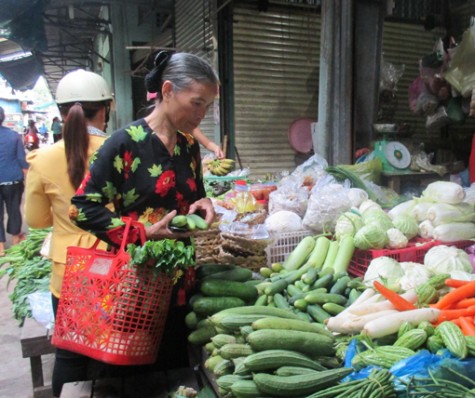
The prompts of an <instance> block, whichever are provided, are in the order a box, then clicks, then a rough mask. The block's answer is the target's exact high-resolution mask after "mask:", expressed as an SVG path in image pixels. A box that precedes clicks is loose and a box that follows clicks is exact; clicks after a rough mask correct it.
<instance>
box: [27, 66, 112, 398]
mask: <svg viewBox="0 0 475 398" xmlns="http://www.w3.org/2000/svg"><path fill="white" fill-rule="evenodd" d="M112 100H113V97H112V92H111V90H110V89H109V86H108V85H107V83H106V81H105V80H104V79H103V78H102V77H101V76H100V75H98V74H96V73H93V72H89V71H85V70H82V69H79V70H76V71H73V72H70V73H69V74H67V75H65V76H64V77H63V78H62V79H61V81H60V82H59V84H58V87H57V91H56V102H57V104H58V106H59V109H60V112H61V117H62V118H63V120H64V121H65V123H64V128H63V139H62V140H60V141H58V142H56V143H55V144H54V145H51V146H48V147H45V148H41V149H38V150H37V151H33V152H30V153H29V154H28V156H27V162H28V163H29V165H30V167H29V173H28V175H27V179H26V197H25V221H26V223H27V224H28V226H29V227H31V228H47V227H51V226H52V227H53V234H52V238H51V247H50V253H49V256H50V258H51V260H52V262H53V267H52V275H51V282H50V290H51V293H52V300H53V310H54V313H55V314H56V310H57V306H58V300H59V298H60V295H61V286H62V282H63V276H64V269H65V263H66V249H67V247H68V246H81V247H91V246H92V245H93V244H94V243H95V242H96V240H97V238H96V237H95V236H94V235H91V234H89V233H88V232H86V231H85V230H83V229H81V228H79V227H76V226H75V225H74V224H73V223H72V222H71V221H70V220H69V217H68V209H69V206H70V201H71V197H72V196H73V195H74V193H75V191H76V189H77V188H78V186H79V185H80V183H81V181H82V180H83V178H84V176H85V174H86V173H87V171H88V170H89V167H88V163H89V160H90V158H91V156H92V155H93V154H94V152H95V151H96V150H97V149H98V148H99V147H100V146H101V145H102V143H103V142H104V140H105V138H106V134H105V133H104V131H105V129H106V126H107V122H108V120H109V112H110V106H111V103H112ZM102 247H105V246H102ZM89 360H90V359H89V358H87V357H84V356H82V355H79V354H75V353H72V352H69V351H66V350H62V349H57V351H56V358H55V366H54V369H53V380H52V388H53V395H54V396H55V397H59V396H60V394H61V389H62V386H63V384H64V383H66V382H70V381H78V380H85V379H86V377H87V367H88V363H89Z"/></svg>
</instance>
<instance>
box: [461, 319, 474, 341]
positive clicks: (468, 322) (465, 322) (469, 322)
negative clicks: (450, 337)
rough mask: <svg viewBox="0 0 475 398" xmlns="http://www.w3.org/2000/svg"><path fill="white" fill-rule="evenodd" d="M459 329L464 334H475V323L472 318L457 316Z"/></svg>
mask: <svg viewBox="0 0 475 398" xmlns="http://www.w3.org/2000/svg"><path fill="white" fill-rule="evenodd" d="M459 321H460V329H462V333H463V334H464V335H465V336H475V323H473V318H469V317H465V316H462V317H460V318H459Z"/></svg>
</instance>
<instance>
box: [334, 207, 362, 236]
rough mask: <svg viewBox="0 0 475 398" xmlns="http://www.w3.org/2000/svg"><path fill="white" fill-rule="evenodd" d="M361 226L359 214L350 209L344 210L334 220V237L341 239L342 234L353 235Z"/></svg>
mask: <svg viewBox="0 0 475 398" xmlns="http://www.w3.org/2000/svg"><path fill="white" fill-rule="evenodd" d="M361 227H363V219H362V218H361V216H360V215H359V214H356V213H353V212H351V211H346V212H344V213H343V214H341V215H340V217H338V219H337V220H336V225H335V238H336V239H337V240H341V238H343V237H344V236H348V235H349V236H355V234H356V232H357V231H358V230H359V229H360V228H361Z"/></svg>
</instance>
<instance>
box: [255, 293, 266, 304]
mask: <svg viewBox="0 0 475 398" xmlns="http://www.w3.org/2000/svg"><path fill="white" fill-rule="evenodd" d="M254 305H255V306H262V305H267V296H266V295H265V294H262V295H260V296H259V297H258V298H257V300H256V301H255V303H254Z"/></svg>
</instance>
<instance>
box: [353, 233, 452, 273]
mask: <svg viewBox="0 0 475 398" xmlns="http://www.w3.org/2000/svg"><path fill="white" fill-rule="evenodd" d="M453 243H455V242H453ZM437 244H440V242H438V241H435V240H433V239H431V240H428V239H422V238H419V239H415V240H412V241H410V242H409V243H408V246H407V247H405V248H403V249H370V250H360V249H356V250H355V252H354V253H353V257H352V259H351V262H350V266H349V267H348V273H349V274H350V275H351V276H355V277H358V276H361V277H363V276H364V274H365V273H366V270H367V269H368V266H369V263H370V262H371V260H373V259H375V258H378V257H382V256H386V257H391V258H394V259H395V260H396V261H399V262H403V261H412V262H415V263H423V262H424V256H425V254H426V253H427V251H428V250H429V249H430V248H431V247H433V246H435V245H437Z"/></svg>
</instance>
